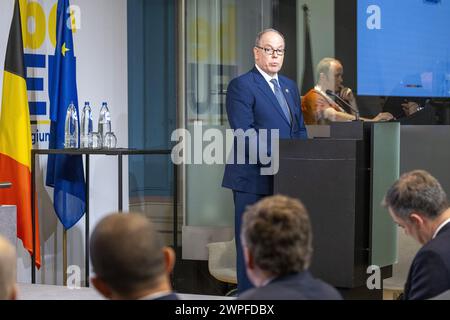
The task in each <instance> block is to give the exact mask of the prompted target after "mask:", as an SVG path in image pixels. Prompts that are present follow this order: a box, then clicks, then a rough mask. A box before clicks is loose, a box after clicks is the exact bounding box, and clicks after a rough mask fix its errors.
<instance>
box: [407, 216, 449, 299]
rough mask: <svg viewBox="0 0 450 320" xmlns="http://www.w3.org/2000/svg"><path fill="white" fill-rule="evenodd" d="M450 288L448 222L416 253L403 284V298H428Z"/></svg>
mask: <svg viewBox="0 0 450 320" xmlns="http://www.w3.org/2000/svg"><path fill="white" fill-rule="evenodd" d="M448 289H450V223H447V224H446V225H445V226H444V227H443V228H442V229H441V230H440V231H439V233H438V234H437V235H436V238H434V239H432V240H431V241H430V242H428V243H427V244H425V245H424V246H423V247H422V248H421V249H420V250H419V251H418V252H417V254H416V256H415V257H414V260H413V262H412V264H411V267H410V269H409V274H408V279H407V281H406V284H405V293H404V299H405V300H422V299H429V298H432V297H435V296H437V295H439V294H440V293H442V292H444V291H446V290H448Z"/></svg>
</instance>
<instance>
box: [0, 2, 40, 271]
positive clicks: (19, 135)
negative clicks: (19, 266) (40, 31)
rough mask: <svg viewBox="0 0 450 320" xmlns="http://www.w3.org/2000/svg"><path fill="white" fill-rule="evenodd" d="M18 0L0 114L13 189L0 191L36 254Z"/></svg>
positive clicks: (3, 165) (4, 160) (0, 142)
mask: <svg viewBox="0 0 450 320" xmlns="http://www.w3.org/2000/svg"><path fill="white" fill-rule="evenodd" d="M23 47H24V46H23V38H22V25H21V16H20V5H19V1H18V0H16V1H15V5H14V16H13V19H12V23H11V29H10V33H9V40H8V46H7V49H6V59H5V71H4V75H3V91H2V92H3V94H2V96H3V97H2V105H1V106H2V108H1V114H0V181H2V182H12V188H10V189H3V190H1V191H0V205H15V206H16V207H17V236H18V237H19V238H20V239H21V240H22V242H23V245H24V247H25V248H26V249H27V250H28V251H29V252H30V254H32V253H33V232H32V230H33V228H32V217H31V148H32V144H31V127H30V112H29V108H28V96H27V85H26V81H25V64H24V51H23ZM35 222H36V224H35V228H36V229H35V230H36V232H35V236H36V252H35V253H36V255H35V257H36V265H37V266H38V267H39V266H40V261H41V260H40V243H39V225H38V220H37V210H36V221H35Z"/></svg>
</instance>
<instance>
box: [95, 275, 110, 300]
mask: <svg viewBox="0 0 450 320" xmlns="http://www.w3.org/2000/svg"><path fill="white" fill-rule="evenodd" d="M91 282H92V285H93V286H94V288H95V289H97V291H98V292H100V293H101V294H102V295H103V296H104V297H105V298H107V299H111V298H112V295H113V292H112V290H111V288H110V287H109V286H108V285H107V284H106V282H104V281H103V280H102V279H100V278H97V277H92V278H91Z"/></svg>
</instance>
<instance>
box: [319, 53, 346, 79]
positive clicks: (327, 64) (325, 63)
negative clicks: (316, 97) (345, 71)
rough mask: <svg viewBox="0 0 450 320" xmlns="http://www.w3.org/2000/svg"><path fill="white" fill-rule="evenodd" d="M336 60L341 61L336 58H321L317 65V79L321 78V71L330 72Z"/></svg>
mask: <svg viewBox="0 0 450 320" xmlns="http://www.w3.org/2000/svg"><path fill="white" fill-rule="evenodd" d="M334 62H337V63H340V61H339V60H336V59H335V58H323V59H322V60H320V62H319V64H318V65H317V67H316V75H317V81H318V80H319V79H320V74H321V73H323V74H328V73H329V72H330V68H331V64H332V63H334Z"/></svg>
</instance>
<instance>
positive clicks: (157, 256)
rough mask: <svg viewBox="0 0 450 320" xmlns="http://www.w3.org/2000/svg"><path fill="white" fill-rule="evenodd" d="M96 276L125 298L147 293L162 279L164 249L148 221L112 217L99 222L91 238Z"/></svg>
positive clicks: (125, 216)
mask: <svg viewBox="0 0 450 320" xmlns="http://www.w3.org/2000/svg"><path fill="white" fill-rule="evenodd" d="M90 254H91V259H92V265H93V268H94V272H95V274H96V276H97V277H98V278H100V279H102V280H103V281H104V282H105V283H107V284H108V285H109V286H110V287H111V288H112V289H113V290H115V291H116V292H119V293H120V294H123V295H126V294H130V293H132V292H134V291H137V290H145V289H150V288H152V287H154V286H156V285H158V282H159V281H161V278H162V277H164V276H165V271H166V270H165V261H164V253H163V246H162V244H161V241H160V240H159V237H158V235H157V233H156V231H155V229H154V227H153V224H152V223H151V222H150V220H149V219H147V218H145V217H144V216H142V215H139V214H131V213H130V214H118V213H117V214H113V215H110V216H107V217H106V218H104V219H103V220H101V221H100V222H99V224H98V225H97V226H96V228H95V230H94V231H93V233H92V236H91V242H90Z"/></svg>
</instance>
